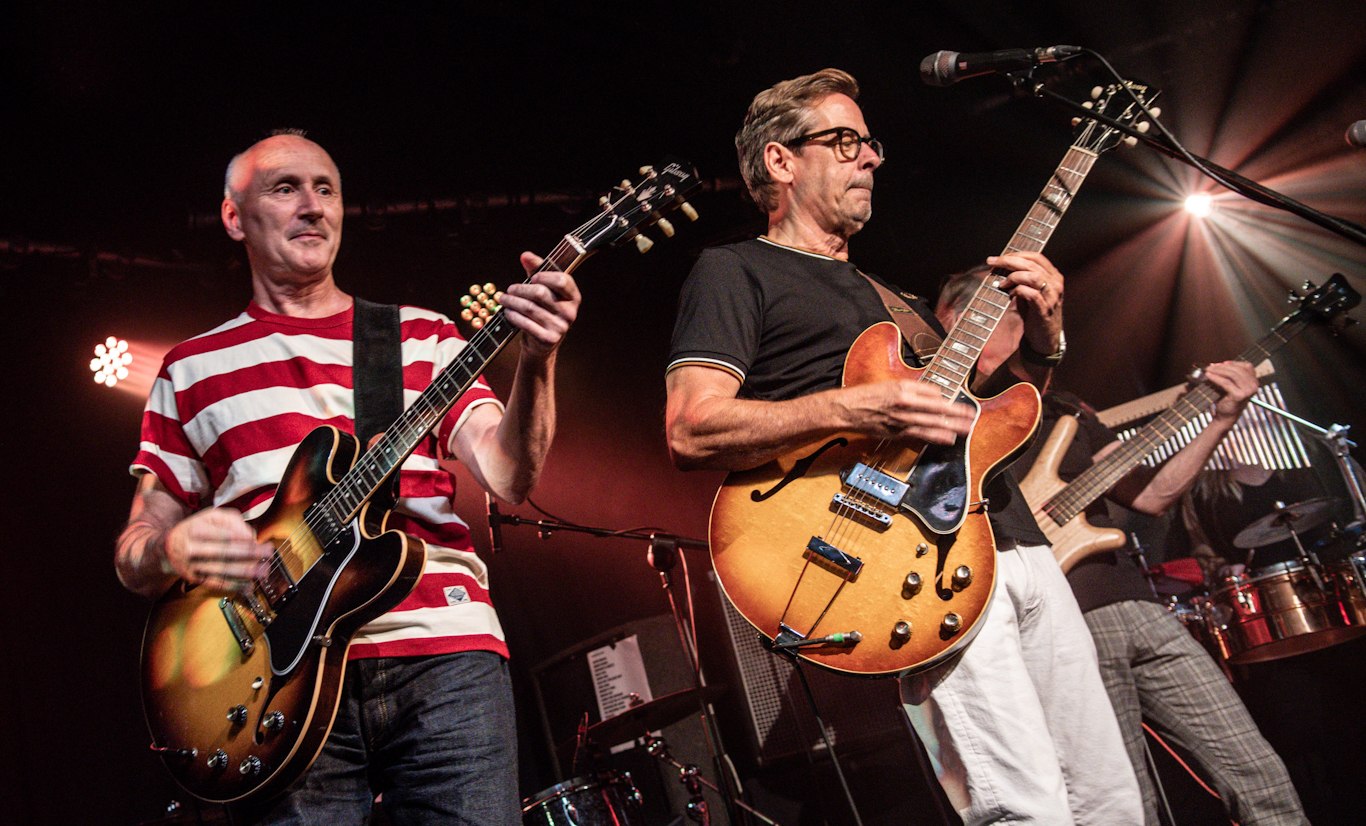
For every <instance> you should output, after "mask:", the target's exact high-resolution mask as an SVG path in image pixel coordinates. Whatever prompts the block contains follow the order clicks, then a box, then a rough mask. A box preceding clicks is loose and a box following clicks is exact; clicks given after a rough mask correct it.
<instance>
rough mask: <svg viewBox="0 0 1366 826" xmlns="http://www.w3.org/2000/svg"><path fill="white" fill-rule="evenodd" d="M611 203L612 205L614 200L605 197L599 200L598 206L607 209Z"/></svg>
mask: <svg viewBox="0 0 1366 826" xmlns="http://www.w3.org/2000/svg"><path fill="white" fill-rule="evenodd" d="M610 203H612V199H611V198H608V197H607V196H606V195H603V196H602V197H601V198H599V199H598V206H600V207H605V206H607V205H608V204H610Z"/></svg>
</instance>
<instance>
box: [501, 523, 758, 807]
mask: <svg viewBox="0 0 1366 826" xmlns="http://www.w3.org/2000/svg"><path fill="white" fill-rule="evenodd" d="M489 518H490V525H491V526H492V525H493V524H494V523H495V522H496V523H497V524H498V525H499V526H502V525H512V526H517V525H530V526H532V527H535V528H536V529H537V535H538V536H540V538H541V539H547V538H549V536H550V535H551V534H552V533H554V532H555V531H571V532H576V533H586V534H590V535H592V536H597V537H604V538H606V537H611V538H615V539H635V540H645V541H647V542H649V549H648V551H647V552H646V561H647V562H648V563H649V565H650V567H652V568H654V569H655V570H656V571H658V572H659V579H660V583H661V585H662V587H663V590H664V593H665V595H666V596H667V597H668V600H669V610H670V612H671V613H672V614H673V618H674V626H675V627H676V628H677V629H678V639H679V642H680V643H681V644H682V648H683V652H684V654H685V656H686V657H687V659H688V668H689V670H690V671H691V673H692V677H693V688H692V689H685V690H684V691H681V692H675V693H674V694H670V695H665V697H661V698H659V699H658V700H654V701H651V702H649V703H642V704H640V705H639V706H637V707H638V708H643V707H644V706H649V705H652V704H653V703H658V702H660V701H667V702H666V703H664V704H662V705H660V706H656V707H655V709H652V710H646V711H640V712H636V716H639V717H642V718H646V717H648V715H653V714H662V713H663V712H662V710H663V709H665V708H667V709H669V711H670V713H672V712H673V711H674V710H676V709H677V708H680V707H684V706H686V705H687V701H691V703H692V708H693V710H696V711H697V712H698V713H700V714H701V716H702V734H703V738H704V739H705V740H706V744H707V751H708V753H709V754H710V755H711V759H712V765H713V766H714V767H715V769H716V772H717V781H718V785H717V786H711V785H710V784H707V785H708V786H709V787H710V788H713V789H716V791H717V793H718V794H719V796H720V797H721V800H722V801H723V802H724V803H725V804H726V806H727V808H728V813H729V815H730V822H731V823H732V824H739V823H742V822H743V821H742V820H741V817H740V812H739V809H740V808H743V809H745V810H746V811H749V812H750V814H753V815H755V816H756V817H759V818H760V819H761V820H763V822H765V823H768V824H772V823H773V821H771V820H769V819H768V818H765V817H763V816H762V815H759V814H758V813H757V812H754V811H753V810H750V809H749V807H748V806H745V805H744V803H742V802H741V801H740V798H739V795H737V794H735V793H734V792H733V791H732V787H733V785H734V784H737V783H738V782H739V778H738V777H731V776H730V775H729V774H728V773H727V767H729V766H732V765H733V764H732V763H731V760H730V757H729V755H727V754H726V752H725V749H724V747H723V745H722V743H721V735H720V732H719V731H718V730H717V729H716V722H715V720H714V718H713V715H712V713H711V709H710V707H709V706H708V702H709V701H710V699H711V698H712V697H713V696H714V695H715V694H719V693H720V691H719V689H714V688H713V687H711V686H708V685H707V683H706V678H705V677H704V675H703V674H702V664H701V661H700V660H699V658H698V653H697V645H696V636H695V635H694V633H693V632H691V631H690V625H689V623H688V622H687V621H686V620H685V619H684V617H683V612H682V610H681V609H680V607H679V604H678V600H677V599H675V597H674V582H673V576H672V571H673V569H674V566H675V565H676V564H677V563H678V561H679V560H680V559H682V561H683V581H684V590H685V594H684V596H685V598H686V599H687V602H688V605H689V606H691V605H692V593H691V585H690V584H689V580H688V565H687V559H686V558H685V557H683V556H682V554H680V553H679V552H680V551H683V550H694V551H706V550H708V549H709V547H710V546H709V545H708V544H707V543H706V542H704V541H702V540H699V539H689V538H687V537H682V536H677V535H675V534H669V533H662V532H658V531H649V532H648V533H647V532H644V531H621V530H613V529H610V528H596V527H591V526H587V525H576V524H573V523H571V522H565V521H562V520H559V519H553V518H552V519H548V520H543V519H526V518H523V517H521V516H517V515H515V514H502V513H499V514H496V516H495V515H494V514H493V513H492V512H490V517H489ZM679 695H686V696H685V697H679ZM630 713H631V709H628V710H627V711H626V712H623V714H630ZM623 714H618V715H614V716H613V717H611V718H608V719H607V720H603V721H601V722H599V723H597V724H596V726H595V727H594V728H596V727H597V726H604V725H606V726H608V727H607V728H605V729H603V730H602V731H601V732H599V733H598V736H604V735H605V734H611V733H612V728H613V727H614V726H617V725H621V726H623V727H624V726H626V724H627V721H622V722H621V723H620V724H617V723H611V721H612V720H616V719H617V718H619V717H622V716H623ZM683 716H686V714H684V715H680V717H677V718H674V720H670V721H669V722H675V721H676V720H678V719H681V718H682V717H683ZM630 722H631V723H632V724H633V725H637V724H639V723H640V722H642V720H637V719H635V718H634V717H633V718H631V720H630ZM663 725H667V723H662V724H658V725H656V726H654V728H660V727H662V726H663ZM581 733H582V732H581ZM588 733H589V734H590V735H591V734H592V733H593V730H592V729H589V732H588ZM642 733H648V732H642ZM627 739H628V740H629V739H633V738H630V737H628V738H627ZM621 742H624V741H621ZM580 745H581V746H584V745H587V744H586V743H584V742H583V741H581V743H580ZM627 826H630V824H627Z"/></svg>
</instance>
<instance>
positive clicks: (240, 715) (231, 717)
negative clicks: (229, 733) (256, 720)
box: [228, 705, 247, 726]
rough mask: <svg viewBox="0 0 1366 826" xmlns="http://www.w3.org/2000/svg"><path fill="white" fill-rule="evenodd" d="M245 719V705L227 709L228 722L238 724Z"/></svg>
mask: <svg viewBox="0 0 1366 826" xmlns="http://www.w3.org/2000/svg"><path fill="white" fill-rule="evenodd" d="M246 721H247V707H246V706H242V705H237V706H233V707H232V708H230V709H228V722H229V723H232V724H233V725H234V726H240V725H242V724H243V723H245V722H246Z"/></svg>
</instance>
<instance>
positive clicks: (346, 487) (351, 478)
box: [251, 188, 643, 613]
mask: <svg viewBox="0 0 1366 826" xmlns="http://www.w3.org/2000/svg"><path fill="white" fill-rule="evenodd" d="M633 194H634V189H631V188H628V189H626V191H624V192H623V194H622V195H621V196H620V197H619V198H617V199H616V200H615V201H609V203H608V204H607V205H606V206H605V207H604V209H603V211H602V212H600V213H599V214H598V215H596V216H595V217H594V218H592V219H591V220H589V221H587V222H585V223H584V224H582V225H581V226H579V227H577V228H576V229H575V230H573V231H572V232H571V233H569V234H568V235H565V236H564V237H563V238H561V239H560V241H559V243H558V244H556V245H555V248H554V249H553V250H551V252H550V254H549V255H547V256H546V257H545V258H544V259H543V260H542V261H541V264H540V265H539V266H538V267H537V268H536V269H535V270H534V271H533V273H532V274H533V275H534V274H535V273H540V272H545V271H546V270H548V269H549V268H550V267H552V266H559V267H563V268H564V270H565V271H566V272H568V271H570V270H571V269H572V268H573V267H574V266H576V265H577V264H578V263H579V262H580V261H582V257H583V256H586V255H587V254H589V252H591V251H592V246H591V245H592V244H593V243H594V240H595V239H592V238H590V239H589V240H588V241H587V242H586V243H585V242H583V241H580V239H581V238H582V237H583V236H585V235H586V234H587V233H588V232H589V231H590V230H591V229H592V228H593V226H594V225H595V224H597V223H599V222H601V221H602V219H603V218H604V217H607V216H609V215H611V216H616V215H617V209H618V208H619V207H620V205H621V204H622V203H623V202H625V201H626V200H627V199H628V198H629V197H630V196H631V195H633ZM642 209H643V207H642V205H640V204H639V203H637V204H636V205H635V206H634V207H633V208H632V209H631V210H629V211H628V212H627V213H626V215H628V216H629V215H631V214H632V213H634V212H639V211H640V210H642ZM621 220H622V221H626V219H625V218H621ZM615 223H616V221H615V220H609V222H608V224H607V226H605V227H603V228H602V229H601V230H599V231H598V232H597V235H598V236H601V235H602V234H603V233H605V232H607V231H608V229H610V228H611V227H612V226H614V225H615ZM629 223H630V222H629V221H626V224H627V225H629ZM570 238H574V239H575V240H576V241H580V242H579V243H578V244H575V243H573V242H571V241H570ZM570 253H572V254H573V256H574V257H573V258H571V259H569V260H568V261H567V262H566V263H562V259H565V258H566V256H568V255H569V254H570ZM526 280H527V281H529V280H530V276H528V277H527V279H526ZM524 283H525V282H524ZM502 314H503V313H502V310H501V309H500V310H499V311H498V312H497V313H495V314H494V318H495V319H496V318H497V317H499V316H502ZM493 326H494V325H493V324H492V321H491V322H490V323H488V324H485V325H484V326H483V327H481V328H480V329H478V330H476V331H475V332H474V334H473V335H471V336H470V338H469V339H468V340H467V341H466V343H465V346H464V347H462V348H461V352H462V353H463V352H465V350H466V349H469V348H473V349H474V351H475V352H476V353H479V352H481V347H482V345H483V344H484V343H485V342H486V340H487V339H489V338H491V337H492V336H493V332H492V328H493ZM490 358H491V357H490ZM458 365H459V359H458V358H457V359H456V360H454V361H452V362H451V363H450V364H448V365H447V366H446V367H445V368H444V369H443V370H442V371H441V372H440V373H439V374H438V375H437V378H436V380H435V381H433V382H432V385H436V384H438V383H441V382H442V380H443V379H446V378H449V377H450V376H451V375H453V374H454V373H455V372H458ZM480 372H482V369H481V370H480V371H479V372H476V373H474V374H473V375H471V376H469V377H468V379H467V381H469V382H470V383H472V382H473V380H474V379H475V378H477V377H478V375H479V373H480ZM432 385H428V387H429V388H430V387H431V386H432ZM466 389H468V388H466ZM425 395H426V391H425V390H424V391H423V394H422V395H420V396H419V397H418V400H417V401H416V402H415V403H414V404H413V406H412V407H410V408H408V409H407V410H405V411H404V412H403V414H401V415H400V416H399V418H398V419H397V420H396V421H395V423H394V425H393V426H391V427H390V428H389V430H388V431H386V432H385V434H384V435H383V436H382V437H381V438H380V441H378V442H376V443H375V449H373V450H370V451H366V452H365V453H363V454H361V455H360V456H359V457H358V458H357V460H356V464H355V465H353V466H352V468H351V469H350V470H349V471H347V473H346V474H345V475H344V476H343V477H342V478H341V479H340V480H339V481H338V482H337V484H336V485H335V486H333V487H332V488H331V489H330V490H328V491H327V492H326V493H324V494H323V495H322V496H320V497H319V498H318V500H317V502H315V503H314V506H321V507H323V509H324V513H325V514H326V515H328V516H331V517H332V518H333V519H334V520H335V521H336V523H337V524H338V525H340V526H342V527H343V528H344V526H346V525H349V524H350V523H351V521H352V520H353V519H355V518H356V517H357V516H358V514H359V512H360V510H361V508H362V507H363V506H364V504H365V502H367V501H369V499H370V498H371V497H372V496H373V495H374V494H375V492H376V491H377V490H378V488H379V486H380V484H381V483H382V482H383V481H384V478H387V477H388V476H389V474H384V477H383V478H381V479H379V480H376V481H374V482H373V483H370V485H369V487H370V490H369V492H368V493H365V492H364V489H363V486H362V485H361V484H360V482H361V477H363V476H365V475H366V473H367V471H369V470H370V466H372V465H374V464H375V463H376V461H377V460H376V459H375V458H374V457H375V456H376V455H386V454H396V453H397V452H399V451H398V449H399V448H400V447H401V446H402V445H403V444H406V443H408V442H409V441H411V442H412V447H409V448H408V449H407V452H411V451H412V449H413V448H415V447H416V446H417V442H418V441H420V440H421V438H422V437H423V436H425V435H426V433H427V432H428V431H429V430H430V429H431V428H432V427H434V426H435V425H436V423H437V421H439V420H440V418H441V416H444V415H445V412H446V411H448V410H449V409H450V408H451V407H452V406H454V405H455V403H456V402H457V401H459V398H460V396H461V395H463V393H460V394H457V395H456V396H455V398H452V399H450V400H449V401H448V402H445V403H443V404H440V405H437V404H433V403H431V402H430V401H429V400H427V399H425V398H423V397H424V396H425ZM438 411H439V412H438ZM427 419H430V420H431V421H430V424H426V426H423V424H422V422H423V421H424V420H427ZM418 428H421V429H420V430H419V429H418ZM360 449H361V450H364V446H363V445H362V446H360ZM403 459H406V455H405V456H403V457H402V458H398V459H395V460H393V464H394V468H393V469H392V471H391V472H401V465H402V460H403ZM278 493H279V491H278V489H277V491H276V495H278ZM339 505H340V506H341V508H340V510H339V508H338V506H339ZM310 510H311V509H310ZM313 521H316V520H310V519H309V516H308V512H307V511H306V512H305V514H304V517H303V518H302V519H301V520H300V522H299V524H298V525H296V526H295V527H294V529H293V530H292V531H291V532H290V534H289V535H288V536H286V537H285V538H284V539H283V540H281V541H280V543H279V545H277V546H276V547H275V549H274V550H273V551H272V553H271V557H270V561H269V563H268V565H267V573H266V577H265V580H266V581H263V580H262V578H256V577H254V578H253V580H252V589H251V590H252V591H253V592H257V593H259V594H260V595H261V596H262V597H264V599H265V604H266V606H268V607H272V608H273V607H274V600H273V599H271V597H270V591H269V588H268V587H267V586H268V584H269V580H270V579H271V578H272V575H275V574H281V573H283V576H284V579H285V580H287V581H289V582H291V583H297V582H298V581H299V580H300V579H302V578H303V577H304V576H305V575H306V574H307V573H308V570H309V569H311V567H312V564H313V562H316V560H313V561H312V562H310V561H307V560H305V559H304V558H303V557H302V556H301V555H300V554H298V553H296V551H295V546H296V545H298V544H301V543H303V544H309V543H307V540H308V538H309V537H312V538H313V539H314V540H315V542H316V544H317V547H318V548H319V550H321V549H322V548H325V547H327V545H329V544H330V543H331V542H332V541H333V540H335V539H336V537H337V536H338V535H339V533H334V534H332V535H331V536H329V537H326V538H325V539H324V537H323V536H322V533H326V532H320V531H318V530H317V527H316V526H315V525H314V524H313ZM291 562H293V563H294V567H295V568H297V569H299V575H298V576H294V575H293V574H292V573H291V572H290V563H291ZM253 613H254V612H253Z"/></svg>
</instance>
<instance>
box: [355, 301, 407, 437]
mask: <svg viewBox="0 0 1366 826" xmlns="http://www.w3.org/2000/svg"><path fill="white" fill-rule="evenodd" d="M355 301H356V304H355V309H354V311H353V315H352V323H351V329H352V337H353V338H352V342H351V348H352V351H351V355H352V365H351V382H352V388H353V392H354V393H355V396H356V437H357V438H358V439H360V449H361V450H362V451H364V450H365V448H366V446H367V445H368V444H369V443H370V440H371V439H372V438H374V436H375V435H376V434H378V433H382V432H384V431H385V430H386V429H388V427H389V425H391V424H393V423H394V422H395V421H396V420H397V419H398V417H399V416H401V415H402V414H403V348H402V344H401V343H400V335H401V333H400V330H399V319H398V305H396V304H375V303H373V302H370V301H366V300H365V299H363V298H357V299H356V300H355Z"/></svg>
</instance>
